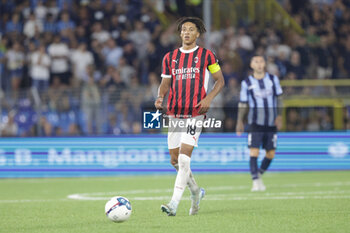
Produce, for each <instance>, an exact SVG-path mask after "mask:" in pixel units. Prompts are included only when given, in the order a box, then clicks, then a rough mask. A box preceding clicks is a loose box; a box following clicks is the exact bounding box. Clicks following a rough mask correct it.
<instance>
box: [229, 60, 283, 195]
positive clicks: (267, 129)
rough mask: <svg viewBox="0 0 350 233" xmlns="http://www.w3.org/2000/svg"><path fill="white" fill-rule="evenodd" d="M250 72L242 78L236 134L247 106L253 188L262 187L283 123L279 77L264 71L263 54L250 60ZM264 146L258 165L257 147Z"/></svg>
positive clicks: (241, 126)
mask: <svg viewBox="0 0 350 233" xmlns="http://www.w3.org/2000/svg"><path fill="white" fill-rule="evenodd" d="M250 67H251V68H252V69H253V74H252V75H250V76H248V77H247V78H246V79H244V80H243V81H242V84H241V92H240V102H239V105H238V117H237V125H236V133H237V135H239V136H240V135H241V133H242V132H243V131H244V125H243V118H244V116H245V114H246V112H247V110H248V107H249V113H248V124H249V133H248V147H249V149H250V173H251V175H252V179H253V187H252V189H251V191H252V192H255V191H265V189H266V187H265V185H264V183H263V181H262V178H261V176H262V174H264V172H265V171H266V170H267V169H268V167H269V166H270V164H271V161H272V159H273V158H274V157H275V150H276V143H277V130H279V129H280V128H281V126H282V117H281V110H282V100H281V94H282V88H281V85H280V82H279V79H278V77H277V76H275V75H271V74H269V73H267V72H266V71H265V67H266V61H265V59H264V57H262V56H258V55H257V56H253V57H252V59H251V62H250ZM261 146H262V148H263V149H265V150H266V155H265V158H264V159H263V161H262V163H261V166H260V168H259V169H258V162H257V160H258V156H259V149H260V147H261Z"/></svg>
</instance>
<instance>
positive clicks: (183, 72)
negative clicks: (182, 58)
mask: <svg viewBox="0 0 350 233" xmlns="http://www.w3.org/2000/svg"><path fill="white" fill-rule="evenodd" d="M171 73H172V74H173V75H174V76H175V78H176V80H182V79H193V78H196V74H199V68H198V67H189V68H183V67H182V68H180V69H172V70H171Z"/></svg>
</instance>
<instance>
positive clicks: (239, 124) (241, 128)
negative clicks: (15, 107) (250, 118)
mask: <svg viewBox="0 0 350 233" xmlns="http://www.w3.org/2000/svg"><path fill="white" fill-rule="evenodd" d="M243 132H244V124H243V122H242V121H238V122H237V125H236V134H237V136H241V135H242V133H243Z"/></svg>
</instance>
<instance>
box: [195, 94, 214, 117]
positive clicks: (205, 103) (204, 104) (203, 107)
mask: <svg viewBox="0 0 350 233" xmlns="http://www.w3.org/2000/svg"><path fill="white" fill-rule="evenodd" d="M210 103H211V100H210V99H209V98H207V97H205V98H204V99H202V100H201V101H200V102H199V103H198V104H197V105H196V106H195V107H196V108H198V107H199V111H198V113H199V114H204V113H206V112H208V110H209V107H210Z"/></svg>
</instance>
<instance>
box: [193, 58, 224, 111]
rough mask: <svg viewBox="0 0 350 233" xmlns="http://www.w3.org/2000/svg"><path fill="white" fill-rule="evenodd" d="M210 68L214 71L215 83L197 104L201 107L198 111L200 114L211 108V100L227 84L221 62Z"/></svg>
mask: <svg viewBox="0 0 350 233" xmlns="http://www.w3.org/2000/svg"><path fill="white" fill-rule="evenodd" d="M208 68H209V71H210V72H211V73H212V77H213V79H214V80H215V83H214V86H213V89H212V90H211V91H210V93H209V94H208V95H207V96H206V97H205V98H204V99H202V100H201V101H200V102H199V103H198V104H197V105H196V106H195V107H198V106H199V107H200V109H199V111H198V113H199V114H204V113H206V112H207V111H208V110H209V107H210V103H211V101H212V100H213V99H214V98H215V96H217V95H218V94H219V93H220V91H221V89H222V88H223V87H224V86H225V79H224V76H223V75H222V72H221V69H220V66H219V64H218V63H215V64H213V65H211V66H209V67H208Z"/></svg>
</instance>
